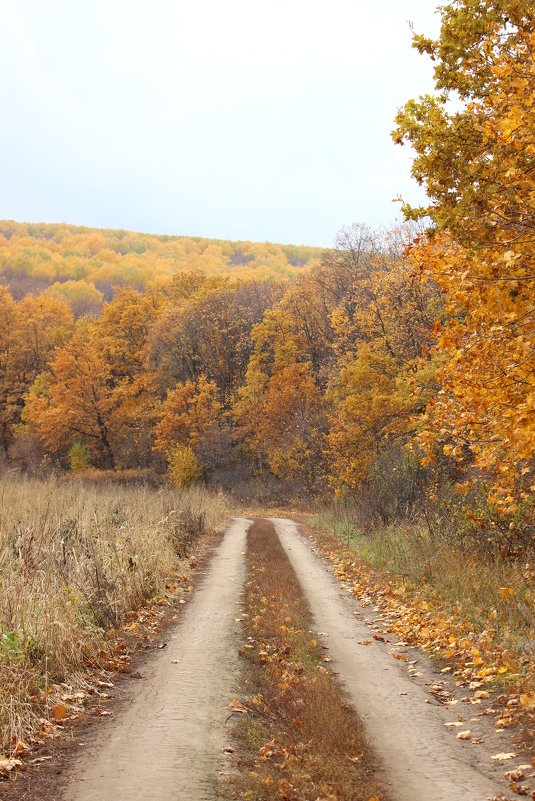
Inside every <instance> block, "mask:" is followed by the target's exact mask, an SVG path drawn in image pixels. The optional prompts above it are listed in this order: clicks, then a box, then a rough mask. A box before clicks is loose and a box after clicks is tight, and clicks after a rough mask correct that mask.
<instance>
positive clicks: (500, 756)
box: [491, 751, 518, 760]
mask: <svg viewBox="0 0 535 801" xmlns="http://www.w3.org/2000/svg"><path fill="white" fill-rule="evenodd" d="M516 756H518V754H516V753H514V752H513V751H511V753H509V754H494V756H491V759H496V760H501V759H514V758H515V757H516Z"/></svg>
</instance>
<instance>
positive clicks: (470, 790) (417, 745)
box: [272, 519, 504, 801]
mask: <svg viewBox="0 0 535 801" xmlns="http://www.w3.org/2000/svg"><path fill="white" fill-rule="evenodd" d="M272 522H273V523H274V524H275V528H276V530H277V533H278V535H279V539H280V540H281V543H282V545H283V547H284V548H285V549H286V552H287V554H288V556H289V558H290V562H291V563H292V566H293V569H294V571H295V573H296V574H297V578H298V579H299V582H300V583H301V586H302V588H303V590H304V592H305V595H306V597H307V599H308V602H309V604H310V607H311V610H312V614H313V616H314V619H315V623H316V626H317V628H318V630H319V631H320V632H324V633H325V635H326V638H325V639H324V642H325V643H326V645H327V647H328V649H329V654H330V656H331V658H332V664H333V666H334V668H335V670H336V671H337V672H338V673H339V675H340V678H341V679H342V681H343V683H344V684H345V686H346V689H347V691H348V693H349V695H350V698H351V701H352V704H353V706H354V707H355V709H356V711H357V713H358V715H359V717H360V718H361V720H363V722H364V723H365V726H366V728H367V731H368V734H369V736H370V737H371V740H372V743H373V744H374V745H375V746H376V749H377V751H378V753H379V754H381V755H382V757H383V759H384V768H385V774H386V776H387V778H388V780H389V782H390V785H391V788H392V790H391V793H392V797H393V798H395V799H396V801H461V799H465V800H466V801H485V799H487V798H489V797H494V796H497V795H501V794H502V793H503V791H504V787H503V785H502V786H500V785H499V784H498V783H497V782H495V781H494V780H493V778H492V777H490V776H485V775H483V774H482V773H481V772H480V770H478V769H477V767H476V766H475V765H474V762H475V760H474V752H473V749H474V746H470V745H467V746H466V747H463V744H462V743H460V742H459V741H458V740H456V739H455V737H454V736H452V733H451V732H450V731H448V729H447V728H446V727H445V726H444V724H445V723H446V722H447V721H450V720H452V719H454V718H455V717H456V716H455V715H454V714H452V712H451V711H449V712H448V711H447V710H445V709H443V708H442V707H440V706H436V705H433V704H431V703H430V701H429V696H428V695H427V694H426V692H425V691H424V689H423V688H422V687H421V686H419V685H418V684H415V682H414V681H413V680H412V679H411V678H410V676H409V675H408V673H407V671H406V670H405V669H404V668H403V667H402V666H401V665H400V663H399V662H397V661H396V660H395V659H393V658H392V656H391V654H390V653H389V651H388V649H386V648H381V647H380V646H379V644H377V645H375V643H374V644H373V646H372V647H366V646H364V647H363V646H362V645H361V646H360V647H359V645H358V643H363V642H366V641H368V642H369V638H370V629H369V628H368V627H367V626H366V625H365V623H364V622H362V621H359V620H356V619H355V615H354V607H355V604H354V602H353V601H352V599H351V598H350V597H349V596H348V595H347V594H345V593H343V591H342V590H341V589H340V586H339V584H338V582H337V581H336V579H335V578H334V577H333V576H332V574H330V573H329V572H328V571H327V570H326V569H325V565H324V563H323V562H322V561H321V560H320V559H319V558H318V557H317V556H315V555H314V553H313V552H312V551H311V549H310V545H309V543H308V542H306V541H305V540H304V539H303V538H302V537H301V536H299V534H298V532H297V527H296V525H295V523H293V522H292V521H291V520H281V519H273V520H272ZM470 748H472V751H470ZM487 760H488V757H487ZM491 770H492V768H490V767H489V773H490V771H491Z"/></svg>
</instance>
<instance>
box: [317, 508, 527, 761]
mask: <svg viewBox="0 0 535 801" xmlns="http://www.w3.org/2000/svg"><path fill="white" fill-rule="evenodd" d="M310 522H311V524H312V525H311V528H310V529H309V533H310V535H311V537H312V538H313V539H314V541H315V542H316V544H317V545H318V546H319V547H320V548H321V549H322V551H323V554H324V556H326V557H327V558H328V559H329V560H330V561H331V562H332V563H333V564H334V572H335V574H336V575H337V577H338V578H339V580H340V581H342V582H343V583H346V584H349V585H350V586H351V589H352V592H353V594H354V596H355V598H356V599H357V600H358V601H359V602H360V603H361V604H362V605H363V606H368V605H370V604H373V606H374V607H377V608H379V609H380V610H381V612H383V613H385V614H387V615H388V617H389V619H390V621H391V623H390V625H391V629H390V630H391V631H392V632H393V633H395V634H397V635H398V636H399V637H400V638H401V639H402V640H405V641H407V642H409V643H411V644H413V645H416V646H418V647H419V648H421V649H422V650H424V651H426V652H428V653H429V654H430V655H431V656H433V657H435V658H438V659H439V660H441V662H443V663H444V664H447V665H451V666H452V670H453V675H454V676H455V678H456V681H457V683H458V684H459V685H462V686H466V687H467V688H468V689H469V690H472V691H473V692H478V691H479V692H480V691H481V690H482V689H484V690H486V691H490V692H491V693H492V692H493V690H494V691H496V692H497V697H498V696H499V698H500V703H499V704H497V705H496V726H497V727H498V728H500V729H503V728H508V727H511V726H514V725H515V724H518V723H520V724H521V725H522V731H523V734H522V735H521V738H522V741H523V743H524V745H526V746H527V747H529V748H530V749H531V750H532V753H535V660H534V653H535V635H534V632H535V611H534V610H535V581H534V578H535V573H534V571H533V566H532V564H531V563H529V562H528V561H527V560H526V561H523V562H518V561H516V562H511V561H507V560H505V559H504V558H502V557H500V556H496V555H495V556H489V555H482V554H477V553H475V552H473V551H470V550H468V549H461V548H460V547H458V546H455V545H454V544H452V543H451V542H450V541H448V540H446V539H444V540H442V539H440V538H439V537H435V538H434V539H430V537H429V535H428V534H427V533H426V532H425V531H423V530H419V529H415V528H414V527H413V528H411V529H409V530H407V529H403V530H402V529H400V528H399V527H390V528H386V529H383V530H381V531H372V532H370V533H367V534H363V533H361V532H360V531H359V530H358V528H356V527H355V526H354V525H353V524H352V523H351V521H350V520H347V519H340V518H339V517H337V516H335V515H334V514H332V513H329V514H324V515H321V516H318V517H316V518H313V519H312V520H311V521H310Z"/></svg>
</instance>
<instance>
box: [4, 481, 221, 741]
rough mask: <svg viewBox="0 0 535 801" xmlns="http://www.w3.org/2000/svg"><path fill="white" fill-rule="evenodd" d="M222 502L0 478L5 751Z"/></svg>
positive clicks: (196, 492)
mask: <svg viewBox="0 0 535 801" xmlns="http://www.w3.org/2000/svg"><path fill="white" fill-rule="evenodd" d="M224 516H225V506H224V501H223V498H222V497H221V496H216V495H214V494H213V493H209V492H208V491H206V490H203V489H200V488H194V489H191V490H188V491H176V490H171V489H161V490H155V489H148V488H142V487H125V486H117V485H108V486H102V485H95V484H90V483H84V482H80V481H76V482H68V481H65V480H59V479H49V480H43V481H40V480H35V479H30V478H27V477H23V476H19V475H16V474H7V475H4V476H3V477H0V729H1V745H2V747H3V749H4V750H9V748H10V746H11V744H12V742H13V738H14V736H18V737H23V736H24V735H25V733H26V732H27V731H28V730H29V729H30V728H31V726H32V725H33V724H34V723H35V720H36V719H37V718H38V717H39V715H42V714H43V705H42V704H40V699H45V698H46V688H47V687H48V686H50V685H51V684H53V683H59V682H65V681H70V680H72V679H73V676H74V675H75V674H76V672H77V671H79V670H81V669H82V667H83V666H84V665H86V664H87V662H88V661H89V662H91V661H92V660H96V659H97V657H98V655H99V653H100V652H101V651H102V649H103V647H104V645H105V642H106V632H107V631H109V629H110V628H114V627H116V626H117V625H118V624H120V623H121V621H122V620H123V618H124V616H125V615H126V613H127V612H128V611H130V610H131V609H134V608H136V607H137V606H138V605H139V604H140V603H141V602H142V601H144V600H145V599H148V598H150V597H152V596H154V595H155V594H157V593H158V592H160V591H161V590H162V588H164V587H165V582H166V578H167V577H168V576H169V573H170V571H171V570H172V569H174V568H176V567H177V563H179V561H180V559H181V558H184V557H186V556H187V554H188V552H189V550H190V548H191V546H192V544H193V543H194V542H195V540H196V539H197V538H198V537H199V536H200V535H202V534H203V533H204V532H205V531H208V530H211V529H214V528H215V527H216V526H218V525H219V524H220V523H222V521H223V519H224Z"/></svg>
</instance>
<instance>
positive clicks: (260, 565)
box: [222, 522, 386, 801]
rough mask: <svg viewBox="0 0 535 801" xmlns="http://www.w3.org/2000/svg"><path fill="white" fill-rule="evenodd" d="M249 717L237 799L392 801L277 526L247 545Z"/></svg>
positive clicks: (231, 790) (259, 530)
mask: <svg viewBox="0 0 535 801" xmlns="http://www.w3.org/2000/svg"><path fill="white" fill-rule="evenodd" d="M247 561H248V566H249V581H248V583H247V589H246V597H245V604H246V609H247V614H248V617H247V618H246V619H245V620H246V624H245V630H246V636H247V640H246V642H245V643H244V646H243V649H242V651H241V653H242V656H243V657H244V658H245V659H246V668H245V682H246V684H245V686H246V688H247V693H248V696H249V699H248V700H247V701H246V702H245V703H246V705H247V707H245V706H243V707H242V706H241V705H240V704H234V709H236V710H237V711H238V712H239V711H240V710H241V711H242V712H243V711H244V710H245V709H246V708H247V709H248V710H249V711H248V713H247V714H243V715H242V717H241V720H240V722H239V724H238V725H237V729H236V739H237V751H238V753H239V759H238V763H237V764H238V768H239V770H238V772H237V775H235V776H233V777H232V779H231V780H230V782H229V783H228V784H226V785H224V786H223V788H222V792H223V794H224V795H225V796H226V797H229V798H230V797H232V799H237V798H244V799H255V801H269V800H270V799H273V798H275V797H276V798H279V799H283V801H284V800H285V799H286V801H304V800H305V799H311V798H313V799H318V800H319V801H341V800H342V799H344V801H368V799H379V798H381V799H385V798H386V796H385V795H384V794H383V793H382V792H381V788H380V781H379V779H378V776H377V771H378V768H379V765H378V764H377V761H376V757H375V754H374V753H373V752H372V750H371V749H370V747H369V745H368V744H367V743H366V740H365V738H364V735H363V731H362V726H361V723H360V721H359V720H358V718H357V717H356V715H355V713H354V711H353V710H352V709H351V708H350V707H349V705H348V704H347V703H346V701H345V699H344V695H343V692H342V691H341V688H340V686H339V684H338V682H337V680H336V679H335V678H334V676H333V675H332V674H331V673H330V672H329V670H328V669H327V666H326V661H324V658H323V654H322V650H321V649H320V648H319V647H318V645H317V642H316V640H315V639H314V635H313V633H312V632H311V631H310V621H311V614H310V610H309V608H308V605H307V603H306V600H305V598H304V596H303V594H302V592H301V589H300V587H299V584H298V582H297V579H296V576H295V574H294V572H293V569H292V567H291V565H290V563H289V561H288V558H287V556H286V554H285V552H284V550H283V548H282V547H281V545H280V543H279V540H278V537H277V535H276V533H275V530H274V528H273V526H272V525H271V524H269V523H267V522H257V523H255V525H254V526H252V527H251V529H250V531H249V535H248V544H247Z"/></svg>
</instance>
